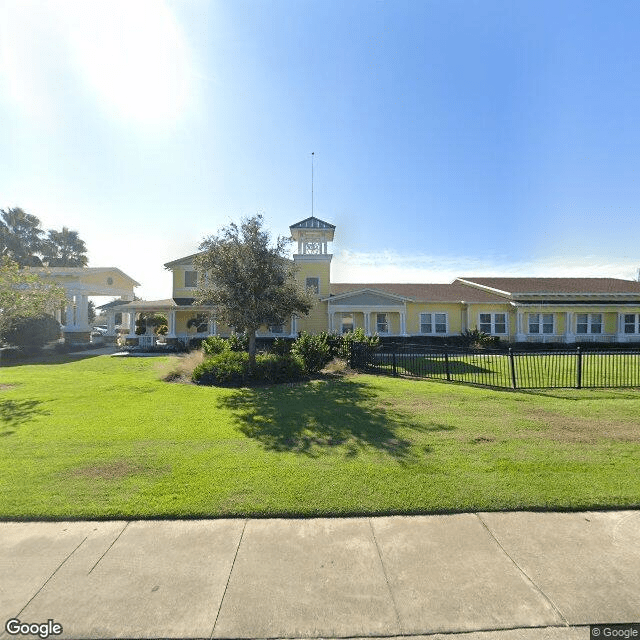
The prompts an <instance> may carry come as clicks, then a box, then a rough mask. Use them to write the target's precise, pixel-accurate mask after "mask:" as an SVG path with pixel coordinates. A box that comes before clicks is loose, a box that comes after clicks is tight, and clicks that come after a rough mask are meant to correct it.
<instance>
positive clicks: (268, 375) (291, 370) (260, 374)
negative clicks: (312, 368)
mask: <svg viewBox="0 0 640 640" xmlns="http://www.w3.org/2000/svg"><path fill="white" fill-rule="evenodd" d="M305 373H306V371H305V367H304V362H303V361H302V360H301V359H300V358H299V357H297V356H295V355H279V354H276V353H266V354H264V355H258V356H256V368H255V370H254V372H253V376H252V380H253V381H255V382H258V383H264V384H277V383H279V382H295V381H296V380H301V379H302V378H303V377H304V376H305Z"/></svg>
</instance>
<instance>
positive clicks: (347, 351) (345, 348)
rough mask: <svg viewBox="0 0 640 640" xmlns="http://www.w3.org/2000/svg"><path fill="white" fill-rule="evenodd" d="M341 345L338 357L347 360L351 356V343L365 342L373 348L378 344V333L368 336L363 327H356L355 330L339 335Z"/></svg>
mask: <svg viewBox="0 0 640 640" xmlns="http://www.w3.org/2000/svg"><path fill="white" fill-rule="evenodd" d="M340 337H341V338H342V345H341V347H340V353H339V356H338V357H340V358H343V359H344V360H348V359H349V358H350V357H351V345H352V344H353V343H354V342H361V343H363V344H366V345H367V347H369V348H370V349H375V348H376V347H377V346H378V345H379V344H380V338H379V337H378V335H377V334H376V335H373V336H368V335H367V334H366V333H365V332H364V329H362V328H358V329H356V330H355V331H349V332H348V333H343V334H342V335H341V336H340Z"/></svg>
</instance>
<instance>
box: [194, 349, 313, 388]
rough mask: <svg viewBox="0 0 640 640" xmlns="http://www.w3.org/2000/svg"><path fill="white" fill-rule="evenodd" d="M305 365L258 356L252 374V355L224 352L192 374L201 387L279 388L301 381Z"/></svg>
mask: <svg viewBox="0 0 640 640" xmlns="http://www.w3.org/2000/svg"><path fill="white" fill-rule="evenodd" d="M304 374H305V368H304V363H303V362H302V360H301V359H300V358H298V357H296V356H292V355H287V356H282V355H277V354H275V353H270V354H264V355H263V354H258V355H257V356H256V366H255V369H254V370H253V371H252V372H249V354H248V353H246V352H245V351H229V350H225V351H223V352H221V353H218V354H216V355H214V356H212V357H211V358H208V359H207V360H205V361H204V362H203V363H202V364H199V365H198V366H197V367H196V368H195V369H194V371H193V377H192V379H193V381H194V382H197V383H198V384H202V385H215V386H220V387H240V386H245V385H250V384H276V383H279V382H294V381H296V380H301V379H302V378H303V376H304Z"/></svg>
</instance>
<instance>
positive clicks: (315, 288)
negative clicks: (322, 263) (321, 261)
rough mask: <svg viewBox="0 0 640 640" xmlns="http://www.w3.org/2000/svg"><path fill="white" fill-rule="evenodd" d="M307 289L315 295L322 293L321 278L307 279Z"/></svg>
mask: <svg viewBox="0 0 640 640" xmlns="http://www.w3.org/2000/svg"><path fill="white" fill-rule="evenodd" d="M306 287H307V289H311V291H312V292H313V293H320V278H307V282H306Z"/></svg>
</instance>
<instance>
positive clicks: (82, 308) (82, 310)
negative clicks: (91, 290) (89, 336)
mask: <svg viewBox="0 0 640 640" xmlns="http://www.w3.org/2000/svg"><path fill="white" fill-rule="evenodd" d="M76 309H77V311H76V313H77V323H78V325H79V326H80V328H81V329H83V330H85V331H88V330H89V329H90V327H89V296H85V295H80V296H78V297H77V306H76Z"/></svg>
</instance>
